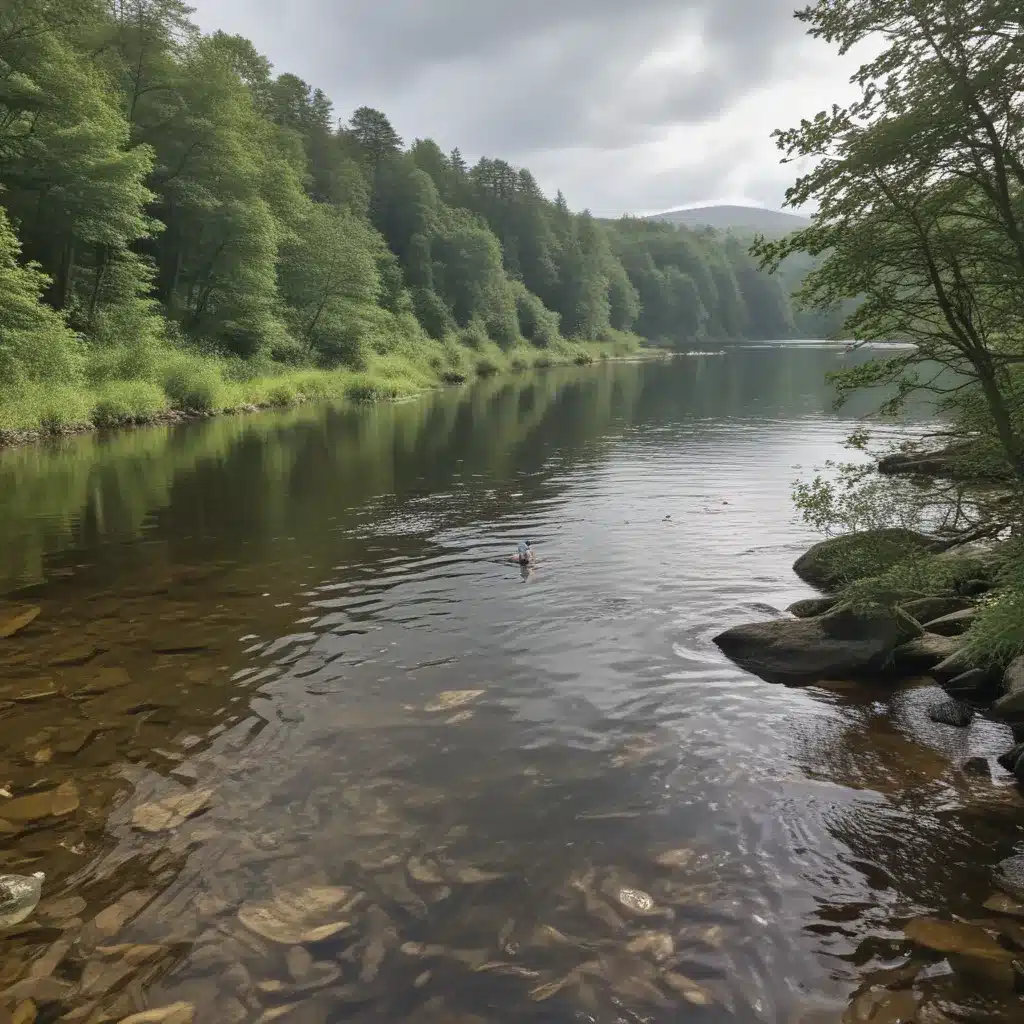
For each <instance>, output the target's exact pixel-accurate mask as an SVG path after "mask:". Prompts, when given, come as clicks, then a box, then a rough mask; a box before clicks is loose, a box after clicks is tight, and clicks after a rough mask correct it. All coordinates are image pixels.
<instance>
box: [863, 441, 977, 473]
mask: <svg viewBox="0 0 1024 1024" xmlns="http://www.w3.org/2000/svg"><path fill="white" fill-rule="evenodd" d="M969 453H970V449H969V448H968V447H966V446H961V445H956V446H952V447H949V448H941V449H939V450H938V451H925V452H922V451H908V452H894V453H893V454H891V455H886V456H884V457H883V458H881V459H879V460H878V472H879V473H882V474H883V475H886V476H895V475H896V474H901V473H906V474H908V475H914V476H939V477H941V476H948V477H953V476H956V475H957V470H958V469H960V470H961V471H962V470H963V468H964V467H963V463H964V460H965V459H966V458H967V457H968V455H969Z"/></svg>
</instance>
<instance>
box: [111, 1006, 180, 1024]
mask: <svg viewBox="0 0 1024 1024" xmlns="http://www.w3.org/2000/svg"><path fill="white" fill-rule="evenodd" d="M195 1019H196V1008H195V1007H194V1006H193V1005H192V1004H191V1003H171V1004H170V1005H169V1006H160V1007H158V1008H157V1009H155V1010H144V1011H143V1012H142V1013H133V1014H132V1015H131V1016H130V1017H122V1018H121V1022H120V1024H192V1022H193V1021H194V1020H195Z"/></svg>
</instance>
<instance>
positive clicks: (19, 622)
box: [0, 605, 42, 640]
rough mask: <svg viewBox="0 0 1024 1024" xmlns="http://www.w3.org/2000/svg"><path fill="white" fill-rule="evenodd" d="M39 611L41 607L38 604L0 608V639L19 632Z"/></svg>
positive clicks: (34, 618)
mask: <svg viewBox="0 0 1024 1024" xmlns="http://www.w3.org/2000/svg"><path fill="white" fill-rule="evenodd" d="M41 612H42V609H41V608H40V607H39V606H38V605H31V606H26V607H21V608H18V607H14V608H4V609H2V610H0V640H5V639H7V638H8V637H11V636H14V634H15V633H19V632H21V630H23V629H24V628H25V627H26V626H27V625H29V624H30V623H32V622H35V620H36V619H38V618H39V615H40V613H41Z"/></svg>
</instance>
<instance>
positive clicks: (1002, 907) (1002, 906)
mask: <svg viewBox="0 0 1024 1024" xmlns="http://www.w3.org/2000/svg"><path fill="white" fill-rule="evenodd" d="M982 906H983V907H984V908H985V909H986V910H991V911H993V912H994V913H996V914H1010V915H1011V916H1013V917H1024V903H1020V902H1018V901H1017V900H1014V899H1010V897H1009V896H1007V895H1006V894H1005V893H1001V892H996V893H993V894H992V895H991V896H990V897H989V898H988V899H987V900H985V902H984V903H983V904H982Z"/></svg>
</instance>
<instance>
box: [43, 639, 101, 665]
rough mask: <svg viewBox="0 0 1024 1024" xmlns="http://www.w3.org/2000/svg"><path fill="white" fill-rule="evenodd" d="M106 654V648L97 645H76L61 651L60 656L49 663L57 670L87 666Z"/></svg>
mask: <svg viewBox="0 0 1024 1024" xmlns="http://www.w3.org/2000/svg"><path fill="white" fill-rule="evenodd" d="M105 653H106V651H105V650H104V648H102V647H97V646H96V645H95V644H75V645H74V646H73V647H68V648H66V649H65V650H63V651H61V652H60V654H57V655H54V657H52V658H51V659H50V662H49V663H50V665H53V666H54V667H56V668H71V667H72V666H75V665H87V664H88V663H89V662H90V661H92V660H93V659H94V658H98V657H99V656H100V655H101V654H105Z"/></svg>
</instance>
